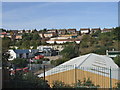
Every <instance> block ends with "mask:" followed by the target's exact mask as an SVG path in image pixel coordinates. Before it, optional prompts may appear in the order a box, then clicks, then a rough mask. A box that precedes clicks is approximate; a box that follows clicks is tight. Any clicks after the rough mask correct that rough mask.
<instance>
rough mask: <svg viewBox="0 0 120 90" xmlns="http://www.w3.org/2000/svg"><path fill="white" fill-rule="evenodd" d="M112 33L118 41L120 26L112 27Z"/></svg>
mask: <svg viewBox="0 0 120 90" xmlns="http://www.w3.org/2000/svg"><path fill="white" fill-rule="evenodd" d="M113 34H114V38H115V40H118V41H120V27H116V28H115V29H113Z"/></svg>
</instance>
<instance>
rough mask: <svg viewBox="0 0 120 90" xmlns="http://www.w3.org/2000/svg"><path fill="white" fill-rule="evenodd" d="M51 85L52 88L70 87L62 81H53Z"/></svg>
mask: <svg viewBox="0 0 120 90" xmlns="http://www.w3.org/2000/svg"><path fill="white" fill-rule="evenodd" d="M52 84H53V86H52V88H72V87H71V86H70V85H68V84H65V83H64V82H62V81H53V83H52Z"/></svg>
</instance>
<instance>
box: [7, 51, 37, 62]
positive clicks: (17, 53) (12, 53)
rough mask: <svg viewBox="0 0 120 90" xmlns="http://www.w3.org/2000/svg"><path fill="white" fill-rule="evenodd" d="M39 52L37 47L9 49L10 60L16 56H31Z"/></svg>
mask: <svg viewBox="0 0 120 90" xmlns="http://www.w3.org/2000/svg"><path fill="white" fill-rule="evenodd" d="M37 52H38V50H37V49H15V50H13V49H10V50H8V53H9V54H10V56H9V59H8V60H14V59H16V58H26V59H27V58H31V57H32V56H34V54H35V53H37Z"/></svg>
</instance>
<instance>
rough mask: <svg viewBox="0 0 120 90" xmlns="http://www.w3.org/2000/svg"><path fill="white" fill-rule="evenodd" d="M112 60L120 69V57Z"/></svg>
mask: <svg viewBox="0 0 120 90" xmlns="http://www.w3.org/2000/svg"><path fill="white" fill-rule="evenodd" d="M113 60H114V62H115V63H116V64H117V65H118V66H119V67H120V56H117V57H115V58H113Z"/></svg>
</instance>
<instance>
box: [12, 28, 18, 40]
mask: <svg viewBox="0 0 120 90" xmlns="http://www.w3.org/2000/svg"><path fill="white" fill-rule="evenodd" d="M17 34H18V30H12V31H11V32H10V35H11V39H12V40H15V38H16V35H17Z"/></svg>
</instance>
